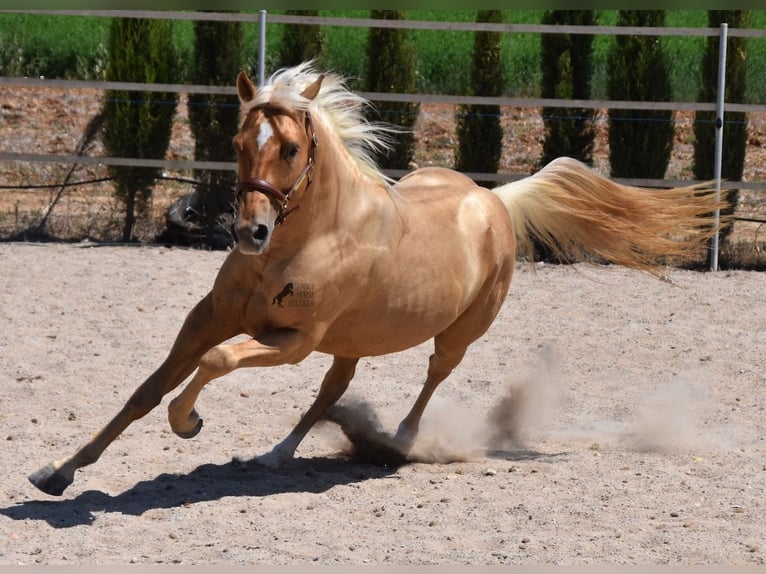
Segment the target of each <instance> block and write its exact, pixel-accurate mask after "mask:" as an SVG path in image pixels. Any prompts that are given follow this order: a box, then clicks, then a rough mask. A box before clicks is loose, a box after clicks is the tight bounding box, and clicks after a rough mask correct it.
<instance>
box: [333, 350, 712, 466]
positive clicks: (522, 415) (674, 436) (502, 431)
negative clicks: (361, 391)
mask: <svg viewBox="0 0 766 574" xmlns="http://www.w3.org/2000/svg"><path fill="white" fill-rule="evenodd" d="M697 376H699V374H695V373H687V375H686V376H685V377H684V376H682V377H679V378H678V380H674V381H671V382H670V383H668V384H665V385H658V386H657V388H656V389H655V390H654V392H653V393H652V394H651V395H649V396H648V397H647V400H646V401H645V403H644V404H641V405H638V406H637V408H636V409H635V412H634V413H633V415H632V419H631V420H627V421H614V420H600V421H584V422H576V423H571V424H568V425H563V424H562V423H561V421H560V420H559V419H560V417H558V414H559V412H560V408H561V402H562V398H561V395H562V393H561V389H562V374H561V368H560V359H559V356H558V353H557V352H556V350H555V349H554V348H553V347H551V346H546V347H543V348H541V350H540V352H539V353H538V356H537V361H536V364H535V365H533V366H532V367H530V368H529V369H527V371H526V372H523V373H521V374H520V375H518V376H516V377H514V378H512V379H511V380H509V381H508V382H507V383H506V385H505V387H504V390H503V392H502V393H501V394H500V396H499V398H498V400H497V401H496V402H495V404H494V406H492V407H491V408H490V409H489V410H488V411H487V412H486V413H481V414H477V413H476V412H475V410H472V409H471V408H469V407H466V406H465V405H458V404H455V403H454V402H452V401H449V400H447V399H443V398H440V397H439V396H438V393H437V395H436V396H435V397H434V398H433V399H432V400H431V402H430V403H429V405H428V407H427V409H426V412H425V414H424V417H423V420H422V422H421V428H420V432H419V434H418V438H417V441H416V442H415V444H414V446H413V448H412V449H411V450H410V451H409V452H404V451H402V450H401V449H400V446H399V445H398V444H397V443H396V441H395V440H394V438H393V435H392V434H390V433H388V432H386V431H385V430H384V429H383V425H382V424H381V421H380V419H379V418H378V416H377V414H376V413H375V410H374V408H373V407H372V406H371V405H370V404H368V403H367V402H365V401H364V400H361V399H359V398H353V399H344V400H342V401H340V402H339V403H338V404H336V405H335V406H333V407H331V409H330V410H329V411H328V413H327V415H326V416H325V417H324V420H325V421H329V422H333V423H336V424H337V425H338V426H339V427H340V428H341V430H342V431H343V434H344V435H345V437H346V438H347V439H348V441H349V443H348V444H346V445H345V447H344V448H343V449H342V450H344V454H346V455H348V456H350V457H352V458H355V459H358V460H363V461H366V462H372V463H376V464H382V465H386V466H400V465H402V464H406V463H408V462H424V463H450V462H465V461H472V460H480V459H482V458H486V457H487V456H491V457H497V456H504V457H507V458H514V457H515V456H521V457H523V456H524V455H525V453H528V452H531V451H530V450H529V449H530V448H531V447H530V445H532V444H535V445H536V448H540V444H539V443H540V441H542V442H544V443H545V442H558V443H566V444H571V443H574V444H583V445H587V446H590V447H593V446H594V445H597V446H598V447H599V448H601V447H612V448H617V449H623V450H628V451H644V452H648V451H652V452H654V451H664V450H672V449H693V448H696V447H698V446H699V445H700V444H701V442H702V439H701V438H699V433H698V429H697V428H696V425H695V421H694V420H693V419H692V417H691V413H692V410H693V407H694V406H698V401H699V398H696V397H694V396H693V394H692V391H691V386H690V385H689V384H688V383H687V382H686V381H687V380H688V378H689V377H697ZM575 392H576V390H575ZM474 408H475V407H474Z"/></svg>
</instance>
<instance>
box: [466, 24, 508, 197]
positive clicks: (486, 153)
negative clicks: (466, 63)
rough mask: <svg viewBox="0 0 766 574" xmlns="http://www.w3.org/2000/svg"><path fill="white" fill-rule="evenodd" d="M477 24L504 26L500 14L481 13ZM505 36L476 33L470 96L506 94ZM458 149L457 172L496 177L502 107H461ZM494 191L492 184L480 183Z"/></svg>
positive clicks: (477, 105)
mask: <svg viewBox="0 0 766 574" xmlns="http://www.w3.org/2000/svg"><path fill="white" fill-rule="evenodd" d="M476 21H477V22H492V23H501V22H502V21H503V12H502V11H501V10H479V11H478V13H477V15H476ZM501 42H502V33H500V32H476V33H475V35H474V44H473V60H472V62H471V86H470V89H471V93H472V95H475V96H488V97H498V96H500V95H502V92H503V85H504V82H503V74H502V66H501V61H500V46H501ZM457 137H458V148H457V150H456V153H455V169H457V170H458V171H464V172H472V171H473V172H481V173H497V168H498V165H499V164H500V154H501V152H502V147H503V128H502V126H501V124H500V106H499V105H479V104H475V105H474V104H469V105H462V106H460V109H459V111H458V115H457ZM477 183H478V184H479V185H484V186H486V187H494V185H495V182H493V181H477Z"/></svg>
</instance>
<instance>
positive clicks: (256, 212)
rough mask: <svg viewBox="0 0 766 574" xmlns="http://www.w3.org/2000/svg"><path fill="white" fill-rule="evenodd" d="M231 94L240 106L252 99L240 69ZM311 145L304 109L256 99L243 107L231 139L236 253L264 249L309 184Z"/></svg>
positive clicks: (313, 88)
mask: <svg viewBox="0 0 766 574" xmlns="http://www.w3.org/2000/svg"><path fill="white" fill-rule="evenodd" d="M322 79H323V76H319V78H318V79H317V80H316V81H315V82H313V83H312V84H311V85H309V86H308V87H307V88H305V89H304V90H303V91H302V92H301V94H300V97H301V98H303V102H306V101H309V100H313V99H314V98H315V97H316V96H317V94H318V93H319V89H320V87H321V85H322ZM237 92H238V93H239V98H240V100H241V101H242V103H243V104H246V103H249V102H253V100H255V99H256V96H257V93H258V90H257V88H256V87H255V86H254V85H253V83H252V81H251V80H250V78H248V76H247V74H246V73H245V72H240V73H239V75H238V76H237ZM305 108H307V106H305ZM316 145H317V142H316V135H315V133H314V126H313V123H312V120H311V114H310V112H309V111H308V109H304V107H296V108H295V109H293V108H288V107H282V106H278V105H276V104H274V103H272V102H266V103H263V104H260V103H259V102H257V101H256V102H255V103H254V105H253V106H252V107H251V109H250V110H249V111H248V113H247V116H246V117H245V120H244V122H243V124H242V127H241V128H240V130H239V133H238V134H237V135H236V136H235V137H234V149H235V150H236V152H237V162H238V164H239V184H238V185H237V212H238V215H237V221H236V224H235V225H236V232H237V237H238V241H239V249H240V251H242V252H243V253H248V254H259V253H263V252H264V251H266V249H268V246H269V242H270V240H271V234H272V233H273V231H274V228H275V227H276V226H277V225H279V224H281V223H282V222H283V221H284V220H285V217H286V216H287V215H288V214H289V213H290V211H292V210H293V209H294V206H291V205H290V203H291V202H297V201H299V200H300V198H299V197H298V196H299V195H300V194H301V193H302V192H303V191H305V190H306V188H307V187H308V186H309V184H310V183H311V175H312V171H313V168H314V150H315V148H316Z"/></svg>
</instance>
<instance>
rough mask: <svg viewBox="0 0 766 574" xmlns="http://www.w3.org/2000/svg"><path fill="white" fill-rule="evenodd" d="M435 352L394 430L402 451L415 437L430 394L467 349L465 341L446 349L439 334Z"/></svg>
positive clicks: (412, 442) (408, 447)
mask: <svg viewBox="0 0 766 574" xmlns="http://www.w3.org/2000/svg"><path fill="white" fill-rule="evenodd" d="M435 342H436V352H435V353H434V354H433V355H431V357H430V359H429V360H428V376H427V377H426V382H425V384H424V385H423V388H422V389H421V390H420V394H419V395H418V398H417V399H416V400H415V404H414V405H412V408H411V409H410V412H409V413H408V414H407V416H406V417H404V419H403V420H402V422H401V423H400V424H399V428H398V429H397V431H396V437H395V439H394V440H395V441H396V442H397V443H398V445H399V446H400V447H401V449H402V450H403V451H409V450H410V449H411V448H412V445H413V444H414V442H415V439H416V438H417V434H418V429H419V427H420V419H421V417H422V416H423V412H424V411H425V409H426V406H427V405H428V401H430V400H431V396H432V395H433V394H434V391H436V388H437V387H438V386H439V385H440V384H441V382H442V381H444V379H446V378H447V377H448V376H449V375H450V373H451V372H452V370H453V369H454V368H455V367H457V366H458V364H459V363H460V361H462V360H463V356H464V355H465V351H466V349H467V346H468V345H467V343H466V345H465V346H462V345H460V346H458V347H457V348H455V349H451V350H449V351H448V350H447V349H446V348H445V347H444V346H443V345H440V339H439V336H437V337H436V340H435Z"/></svg>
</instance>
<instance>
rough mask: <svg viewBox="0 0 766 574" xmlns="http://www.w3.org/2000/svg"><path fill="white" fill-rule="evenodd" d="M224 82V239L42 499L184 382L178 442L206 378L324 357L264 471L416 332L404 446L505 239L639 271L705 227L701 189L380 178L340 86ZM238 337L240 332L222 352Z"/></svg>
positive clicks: (504, 280) (305, 72)
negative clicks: (368, 363) (154, 364)
mask: <svg viewBox="0 0 766 574" xmlns="http://www.w3.org/2000/svg"><path fill="white" fill-rule="evenodd" d="M237 89H238V92H239V97H240V99H241V101H242V104H243V106H244V111H245V112H246V116H245V118H244V122H243V125H242V127H241V130H240V132H239V134H238V135H237V136H236V137H235V138H234V147H235V148H236V152H237V156H238V166H239V185H238V190H237V191H238V194H237V207H238V215H237V220H236V232H237V235H238V245H237V247H235V248H234V249H233V250H232V251H231V252H230V253H229V255H228V257H227V258H226V260H225V262H224V263H223V265H222V267H221V269H220V271H219V273H218V276H217V277H216V279H215V282H214V284H213V287H212V290H211V291H210V293H209V294H208V295H207V296H205V297H204V298H203V299H202V300H201V301H200V302H199V303H198V304H197V305H196V306H195V307H194V308H193V309H192V310H191V312H190V313H189V315H188V317H187V318H186V321H185V322H184V324H183V326H182V327H181V330H180V332H179V333H178V336H177V338H176V341H175V343H174V345H173V346H172V348H171V350H170V353H169V355H168V356H167V358H166V359H165V361H164V362H163V363H162V364H161V365H160V366H159V368H158V369H157V370H156V371H155V372H154V373H153V374H151V375H150V376H149V378H148V379H147V380H146V381H145V382H144V383H143V384H142V385H140V386H139V387H138V388H137V390H136V391H135V392H134V393H133V394H132V396H131V397H130V398H129V399H128V401H127V402H126V404H125V405H124V407H123V408H122V409H121V410H120V411H119V412H118V413H117V415H116V416H115V417H114V418H113V419H112V420H111V421H110V422H109V423H108V424H107V425H106V426H105V427H104V428H103V429H102V430H101V431H100V432H99V433H97V434H96V435H95V436H94V437H93V438H92V440H90V442H88V443H87V444H85V445H84V446H83V447H82V448H81V449H80V450H78V451H77V452H76V453H75V454H74V455H73V456H72V457H70V458H65V459H62V460H59V461H56V462H53V463H51V464H49V465H47V466H45V467H43V468H42V469H40V470H39V471H37V472H35V473H33V474H32V475H30V477H29V478H30V480H31V481H32V483H33V484H34V485H35V486H37V487H38V488H40V489H41V490H43V491H44V492H46V493H49V494H53V495H60V494H61V493H62V492H63V491H64V489H65V488H66V487H67V486H68V485H69V484H71V483H72V481H73V479H74V474H75V471H76V470H77V469H79V468H81V467H83V466H86V465H89V464H92V463H93V462H95V461H96V460H97V459H98V458H99V457H100V456H101V454H102V453H103V451H104V450H105V449H106V447H107V446H108V445H109V444H110V443H111V442H112V441H113V440H114V439H115V438H117V436H118V435H119V434H120V433H122V432H123V431H124V430H125V429H126V428H127V427H128V425H130V424H131V423H132V422H133V421H135V420H137V419H139V418H140V417H143V416H144V415H146V414H147V413H148V412H149V411H150V410H151V409H153V408H154V407H156V406H157V405H158V404H160V402H161V401H162V399H163V396H164V395H165V394H167V393H168V392H170V391H172V390H173V389H175V388H176V387H178V386H179V385H180V384H181V383H182V382H183V381H184V380H185V379H186V378H187V377H188V376H190V375H191V374H192V373H194V376H193V377H192V378H191V380H190V381H189V383H188V385H187V386H186V387H185V388H184V390H183V391H182V392H181V393H180V394H179V395H178V396H177V397H175V398H174V399H173V400H172V401H171V402H170V403H169V408H168V410H169V420H170V426H171V427H172V428H173V430H174V431H175V432H176V433H177V434H178V435H180V436H181V437H183V438H191V437H193V436H195V435H196V434H197V433H198V432H199V431H200V428H201V427H202V419H201V418H200V417H199V415H198V414H197V411H196V410H195V402H196V400H197V397H198V395H199V393H200V391H201V390H202V388H203V387H204V386H205V385H206V384H207V383H209V382H210V381H211V380H213V379H215V378H217V377H221V376H223V375H225V374H227V373H230V372H231V371H233V370H234V369H239V368H242V367H263V366H273V365H282V364H287V363H291V364H294V363H298V362H300V361H302V360H303V359H305V358H306V356H307V355H309V354H310V353H312V352H313V351H319V352H322V353H328V354H330V355H332V356H333V357H334V359H333V362H332V366H331V367H330V369H329V370H328V372H327V373H326V374H325V377H324V380H323V381H322V384H321V387H320V389H319V393H318V395H317V397H316V400H315V401H314V403H313V404H312V405H311V407H310V408H309V409H308V410H307V411H306V412H305V414H303V416H302V417H301V418H300V420H299V422H298V423H297V425H296V426H295V428H294V429H293V430H292V432H290V433H289V434H288V435H287V437H286V438H285V439H284V440H283V441H282V442H280V443H279V444H277V445H276V446H275V447H274V448H273V449H272V450H271V451H270V452H269V453H267V454H265V455H262V456H260V457H258V458H257V459H256V460H257V461H258V462H260V463H262V464H264V465H268V466H270V467H277V466H279V465H280V464H282V463H284V462H285V461H288V460H289V459H291V458H292V457H293V455H294V453H295V450H296V448H297V447H298V445H299V443H300V442H301V440H302V439H303V438H304V436H305V435H306V433H307V432H308V431H309V429H310V428H311V427H312V425H314V423H316V422H317V421H318V420H319V419H320V418H321V417H322V415H323V413H325V411H326V410H327V409H328V407H330V406H331V405H333V404H334V403H335V402H336V401H337V400H338V399H339V398H340V397H341V395H343V393H344V392H345V390H346V388H347V387H348V385H349V382H350V381H351V379H352V377H353V376H354V370H355V367H356V365H357V362H358V361H359V358H360V357H365V356H373V355H383V354H387V353H393V352H396V351H401V350H404V349H408V348H410V347H413V346H415V345H418V344H420V343H422V342H424V341H426V340H428V339H431V338H433V339H434V352H433V354H432V355H431V357H430V360H429V364H428V372H427V376H426V380H425V384H424V386H423V388H422V390H421V392H420V395H419V396H418V397H417V399H416V401H415V403H414V405H413V406H412V408H411V410H410V411H409V413H408V414H407V415H406V416H405V417H404V419H403V420H402V422H401V424H400V425H399V427H398V431H397V433H396V436H395V441H396V443H397V444H398V445H401V448H402V450H403V452H407V449H408V448H410V447H411V446H412V444H413V441H414V440H415V438H416V435H417V432H418V425H419V422H420V419H421V415H422V414H423V411H424V409H425V408H426V405H427V403H428V401H429V399H430V397H431V395H432V394H433V392H434V391H435V390H436V388H437V386H438V385H439V383H441V382H442V381H443V380H444V379H445V378H446V377H447V376H448V375H449V374H450V372H451V371H452V370H453V369H454V368H455V367H456V366H457V365H458V363H460V361H461V359H462V358H463V356H464V354H465V352H466V349H467V348H468V346H469V345H470V344H471V343H472V342H473V341H475V340H476V339H477V338H478V337H480V336H481V335H482V334H483V333H484V332H485V331H486V330H487V328H488V327H489V326H490V324H491V323H492V322H493V320H494V319H495V317H496V315H497V313H498V311H499V310H500V307H501V305H502V304H503V302H504V301H505V298H506V294H507V292H508V289H509V286H510V283H511V276H512V274H513V270H514V263H515V260H516V257H517V241H518V242H519V243H520V245H521V246H522V248H523V249H525V250H526V248H527V246H528V245H529V244H530V236H531V235H534V236H535V237H537V238H538V240H539V241H541V242H542V243H543V244H545V245H546V246H548V247H549V248H550V249H552V250H554V252H557V253H560V254H561V255H562V256H566V257H568V258H570V259H572V260H575V259H583V258H591V259H592V258H598V259H600V260H603V261H608V262H613V263H617V264H621V265H626V266H630V267H633V268H638V269H643V270H648V271H655V270H656V267H655V265H656V264H657V263H658V259H659V258H660V257H663V256H674V255H684V254H688V253H689V252H690V250H693V249H696V248H698V247H699V245H700V243H701V242H702V241H704V240H705V239H707V238H708V237H709V236H710V235H711V233H712V231H713V230H712V227H713V226H712V224H711V218H710V214H711V213H713V212H714V210H715V209H716V207H717V204H716V202H715V200H714V196H713V195H712V194H711V193H710V192H709V191H707V192H703V191H701V190H699V189H697V188H694V187H690V188H680V189H673V190H664V191H649V190H641V189H638V188H633V187H627V186H624V185H618V184H617V183H615V182H612V181H611V180H609V179H607V178H604V177H601V176H599V175H597V174H595V173H593V172H591V171H590V170H588V169H587V168H586V167H585V166H583V165H582V164H580V163H578V162H576V161H574V160H572V159H568V158H561V159H558V160H556V161H554V162H552V163H551V164H549V165H548V166H546V167H545V168H544V169H543V170H542V171H540V172H539V173H537V174H535V175H533V176H530V177H528V178H526V179H523V180H521V181H518V182H514V183H511V184H508V185H505V186H502V187H499V188H497V189H494V190H492V191H490V190H487V189H485V188H482V187H478V186H476V185H475V184H474V182H473V181H471V180H470V179H469V178H467V177H465V176H464V175H461V174H460V173H457V172H455V171H451V170H449V169H442V168H423V169H418V170H416V171H414V172H412V173H410V174H409V175H407V176H406V177H404V178H402V179H401V180H400V181H399V182H398V183H393V182H392V181H390V180H389V179H387V178H386V177H385V176H384V175H383V174H382V173H381V172H380V171H379V170H378V168H377V167H376V166H375V164H374V162H373V160H372V151H373V150H375V149H378V148H381V147H385V141H386V135H387V133H386V128H383V127H381V126H376V125H371V124H369V123H368V122H366V121H365V120H364V117H363V115H362V113H363V108H364V105H365V104H366V102H365V101H364V100H362V99H361V98H360V97H358V96H357V95H355V94H353V93H351V92H350V91H349V90H348V89H346V87H345V85H344V83H343V80H342V78H340V77H338V76H336V75H334V74H327V75H320V74H318V73H317V72H316V71H315V70H314V69H313V68H312V66H311V65H310V64H302V65H300V66H297V67H295V68H290V69H286V70H280V71H279V72H277V73H276V74H274V76H272V78H271V79H270V81H269V82H268V83H267V84H266V85H265V86H264V87H262V88H256V87H255V86H254V85H253V84H252V82H251V81H250V79H249V78H248V77H247V75H245V74H244V73H240V75H239V76H238V77H237ZM240 334H246V335H248V336H249V337H248V338H247V340H245V341H243V342H236V343H233V342H231V341H229V339H231V338H233V337H235V336H236V335H240ZM195 369H196V372H195Z"/></svg>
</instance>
